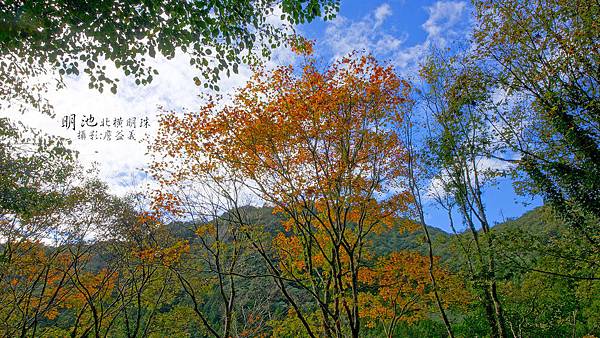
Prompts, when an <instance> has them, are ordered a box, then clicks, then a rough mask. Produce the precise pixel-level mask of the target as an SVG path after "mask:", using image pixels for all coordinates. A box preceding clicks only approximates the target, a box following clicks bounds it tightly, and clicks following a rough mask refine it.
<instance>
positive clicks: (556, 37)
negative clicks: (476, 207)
mask: <svg viewBox="0 0 600 338" xmlns="http://www.w3.org/2000/svg"><path fill="white" fill-rule="evenodd" d="M475 4H476V8H477V26H476V32H475V38H476V40H475V41H476V43H477V52H476V53H477V57H478V58H479V59H480V60H483V62H484V63H487V64H488V65H489V66H488V69H489V70H490V71H489V75H490V76H491V77H492V78H493V80H494V85H495V86H497V87H498V88H500V89H501V90H503V92H505V93H506V97H507V100H506V101H507V102H509V104H508V107H504V108H503V109H498V110H497V111H496V114H495V116H494V118H493V119H490V121H492V122H495V125H496V127H497V128H498V129H499V130H502V132H503V135H504V140H505V142H506V146H507V148H508V149H510V150H512V151H513V152H515V153H517V154H518V156H519V159H518V166H519V169H520V170H521V171H522V172H523V173H525V174H526V179H525V180H524V181H525V182H524V183H525V186H526V187H527V188H528V190H529V191H530V192H533V193H536V194H541V195H542V196H543V197H544V199H545V202H546V203H547V204H549V205H551V206H552V207H553V209H554V210H555V211H556V212H557V214H558V215H559V216H560V217H561V218H562V219H563V220H564V221H565V222H567V223H568V224H570V225H571V226H572V227H573V229H574V230H575V231H577V232H579V233H580V235H582V236H584V237H585V238H586V239H587V241H588V242H589V243H590V244H591V245H593V246H595V248H596V250H597V249H598V245H599V240H598V235H597V234H598V233H600V231H599V230H600V229H599V228H598V224H600V195H599V194H600V99H599V95H600V94H599V93H600V73H599V69H600V67H599V66H598V61H599V55H600V54H599V53H600V51H599V49H598V44H597V41H598V38H599V37H600V36H599V34H600V33H599V32H600V30H599V29H598V20H599V18H600V5H599V4H598V2H595V1H562V0H547V1H536V2H521V1H513V0H501V1H488V0H484V1H476V2H475Z"/></svg>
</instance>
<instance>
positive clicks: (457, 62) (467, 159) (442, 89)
mask: <svg viewBox="0 0 600 338" xmlns="http://www.w3.org/2000/svg"><path fill="white" fill-rule="evenodd" d="M421 76H422V77H423V79H424V80H425V82H426V84H427V86H426V91H425V93H424V95H423V98H424V103H425V110H426V112H428V113H429V114H430V116H431V119H430V121H429V122H430V124H429V130H428V133H429V135H428V138H427V152H428V157H429V159H428V161H429V166H430V168H431V169H432V170H433V171H434V172H435V175H436V176H435V178H434V180H433V182H432V185H433V187H434V189H438V190H440V191H439V192H438V193H439V194H442V195H443V194H447V195H450V196H451V198H452V200H453V204H455V205H456V206H457V207H458V210H459V212H460V214H461V216H462V218H463V221H464V223H465V224H466V226H467V229H468V230H469V232H470V234H471V235H472V240H473V244H474V247H475V249H474V250H473V251H474V253H473V256H474V258H473V261H471V260H470V256H471V253H467V256H468V257H469V267H470V268H471V271H470V274H471V278H472V279H473V282H474V283H475V284H476V286H477V288H478V289H479V290H480V292H481V293H480V296H481V300H482V303H483V305H484V307H485V310H486V316H487V319H488V324H489V326H490V328H491V330H492V336H493V337H507V335H508V333H507V331H506V326H505V320H504V315H503V310H502V304H501V301H500V297H499V295H498V290H497V286H498V283H497V277H496V276H497V271H496V270H497V268H496V260H497V258H496V249H495V243H494V237H493V234H492V232H491V224H490V222H489V220H488V217H487V213H486V209H485V205H484V202H483V197H482V195H483V189H484V188H485V187H486V185H488V184H491V183H492V182H493V180H494V179H495V178H496V177H497V176H498V175H500V174H502V171H501V170H498V169H497V168H494V167H490V166H486V165H485V160H486V159H490V158H493V156H495V155H496V154H497V152H498V151H497V149H496V148H495V142H494V135H493V133H492V130H491V129H490V128H489V127H488V126H487V124H486V122H487V121H486V119H485V115H484V114H482V113H481V112H482V111H483V110H485V109H486V108H487V103H488V101H489V92H488V84H487V82H486V76H485V74H483V73H482V71H481V69H480V68H479V67H477V66H476V65H474V64H473V63H471V62H470V60H469V58H468V57H467V58H464V56H463V55H460V54H459V55H456V56H452V57H450V58H446V57H445V55H444V54H442V53H433V54H432V55H431V56H430V57H429V59H428V60H427V62H426V63H425V65H424V66H423V68H422V70H421ZM439 200H440V201H441V200H442V199H439ZM446 207H447V206H446ZM448 211H449V217H450V222H451V223H452V222H453V221H452V210H451V208H448ZM452 226H453V225H452ZM479 228H480V229H479ZM463 248H466V246H463Z"/></svg>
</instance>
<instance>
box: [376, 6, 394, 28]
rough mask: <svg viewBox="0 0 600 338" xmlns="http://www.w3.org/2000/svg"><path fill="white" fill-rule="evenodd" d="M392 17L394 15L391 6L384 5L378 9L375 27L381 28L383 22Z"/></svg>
mask: <svg viewBox="0 0 600 338" xmlns="http://www.w3.org/2000/svg"><path fill="white" fill-rule="evenodd" d="M390 15H392V7H390V5H389V4H387V3H384V4H383V5H381V6H379V7H377V9H375V13H374V17H375V27H379V26H381V24H382V23H383V21H384V20H385V19H386V18H387V17H388V16H390Z"/></svg>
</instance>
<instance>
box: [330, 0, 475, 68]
mask: <svg viewBox="0 0 600 338" xmlns="http://www.w3.org/2000/svg"><path fill="white" fill-rule="evenodd" d="M423 10H425V11H427V13H428V14H429V16H428V19H427V20H426V21H425V22H424V23H423V24H422V25H421V27H420V28H421V29H423V30H424V31H425V32H426V33H427V34H426V36H425V39H424V40H423V41H422V42H420V43H417V44H414V45H412V46H406V45H404V44H405V42H406V40H407V38H408V33H406V32H402V33H390V32H388V31H387V30H386V29H385V28H384V27H383V26H382V24H383V22H384V21H385V19H387V18H388V17H389V16H390V15H392V8H391V7H390V5H389V4H387V3H385V4H383V5H381V6H379V7H377V8H376V9H375V10H373V11H372V12H371V13H369V14H367V15H365V16H364V17H362V18H361V19H359V20H354V21H353V20H350V19H348V18H346V17H343V16H338V17H337V18H336V19H335V20H334V21H333V22H332V23H330V24H329V26H328V27H327V29H326V31H325V43H326V44H327V46H328V47H329V49H330V50H331V52H332V54H333V57H334V58H337V57H340V56H342V55H345V54H347V53H349V52H351V51H353V50H366V51H367V52H371V53H373V54H375V55H377V56H379V57H382V58H388V59H391V60H393V62H394V63H395V64H396V65H397V66H398V68H399V69H400V70H402V71H403V72H413V71H414V70H415V67H416V66H418V63H419V62H420V61H421V60H422V59H423V57H424V56H425V55H426V53H427V51H428V50H429V49H430V48H431V47H433V46H437V47H442V48H443V47H446V46H447V45H448V43H449V42H450V41H452V40H458V39H460V38H461V37H463V36H466V35H467V34H468V32H469V28H470V26H469V25H470V21H469V20H470V19H469V18H468V17H467V11H468V5H467V3H466V2H465V1H438V2H435V3H434V4H432V5H431V6H428V7H424V8H423Z"/></svg>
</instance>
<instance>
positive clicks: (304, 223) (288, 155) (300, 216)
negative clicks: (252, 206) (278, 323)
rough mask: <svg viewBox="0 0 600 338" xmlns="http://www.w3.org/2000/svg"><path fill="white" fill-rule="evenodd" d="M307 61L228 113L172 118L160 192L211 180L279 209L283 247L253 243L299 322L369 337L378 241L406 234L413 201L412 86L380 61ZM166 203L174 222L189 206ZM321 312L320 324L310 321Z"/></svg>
mask: <svg viewBox="0 0 600 338" xmlns="http://www.w3.org/2000/svg"><path fill="white" fill-rule="evenodd" d="M296 51H297V52H298V53H299V54H304V62H303V65H302V67H301V68H300V69H298V68H296V67H293V66H287V67H279V68H276V69H274V70H272V71H267V70H265V69H259V70H257V71H256V72H255V74H254V76H253V77H252V79H251V80H250V81H249V82H248V83H247V85H246V86H245V87H243V88H242V89H240V90H239V91H237V93H236V94H235V96H234V97H233V98H232V102H231V103H229V104H226V105H220V104H219V102H217V99H216V98H213V99H210V100H208V102H207V103H206V104H205V105H204V106H203V107H202V108H201V109H200V110H198V111H196V112H190V113H185V114H183V115H178V114H175V113H171V114H166V115H165V116H164V117H163V118H162V120H161V124H160V130H159V135H158V137H157V140H156V142H155V144H154V146H153V147H152V150H153V152H154V155H155V161H154V163H153V165H152V167H151V171H152V173H153V175H154V177H155V178H156V179H157V180H158V181H159V182H160V183H161V188H160V191H168V189H169V187H172V186H175V185H178V184H184V183H189V182H193V181H194V180H196V179H198V180H203V179H205V178H206V177H211V178H212V179H213V180H214V181H215V182H217V184H218V182H225V181H227V182H232V181H235V182H237V184H238V185H239V186H240V187H243V189H245V190H246V191H247V192H248V194H252V195H255V196H257V197H259V198H260V199H262V200H263V201H265V202H267V203H268V204H271V205H273V206H274V207H275V212H276V213H279V214H281V216H282V217H283V218H284V219H285V220H286V221H285V222H284V223H283V229H281V230H280V232H279V234H278V235H277V236H276V238H275V239H274V240H273V242H272V243H265V242H264V241H261V240H260V239H259V237H258V236H254V233H253V232H251V231H247V232H245V235H246V237H247V239H248V240H249V241H251V243H252V245H253V247H254V248H255V249H256V250H257V252H259V254H260V256H261V257H262V258H263V261H264V262H265V264H266V265H267V267H268V271H269V274H268V275H269V276H270V277H271V278H272V279H273V281H274V283H275V284H276V285H277V287H278V288H279V290H280V291H281V293H282V294H283V295H284V297H285V299H286V300H287V302H288V303H289V305H290V306H291V308H292V309H293V310H292V311H291V312H292V313H293V314H295V315H296V316H297V317H298V319H299V320H300V322H301V323H302V325H303V327H304V330H305V331H306V333H307V334H308V335H309V336H312V337H315V336H336V337H341V336H348V335H351V336H353V337H358V336H359V332H360V329H361V318H360V317H361V314H360V313H361V312H360V301H359V289H360V286H359V276H360V271H361V270H363V268H364V266H365V264H366V263H367V262H368V261H369V260H371V257H370V256H371V255H370V253H369V250H368V246H369V240H368V236H369V235H370V234H373V233H378V232H379V231H382V230H384V229H386V228H391V227H394V226H397V224H399V223H398V222H397V219H398V217H399V216H400V215H401V214H402V213H403V212H406V211H407V210H408V206H409V205H410V204H411V203H412V201H411V198H410V197H409V194H408V193H407V191H406V188H405V186H404V183H403V179H404V177H405V174H406V172H405V166H404V165H403V164H404V163H405V162H406V153H405V149H404V148H403V146H402V144H401V141H400V136H399V135H398V130H399V129H398V126H399V124H400V123H401V122H402V119H403V114H404V112H405V109H406V107H407V105H408V103H409V100H408V98H407V94H408V91H409V85H408V83H407V82H406V81H404V80H402V79H401V78H399V77H398V76H397V75H396V74H395V73H394V71H393V69H392V67H391V66H385V65H381V64H379V63H378V62H377V61H376V60H375V58H374V57H372V56H369V55H360V54H358V53H354V54H351V55H349V56H347V57H344V58H342V59H340V60H339V61H336V62H334V63H333V64H332V65H331V66H330V67H329V68H328V69H326V70H324V71H320V70H319V67H318V65H317V63H316V61H315V60H314V59H312V58H311V57H310V51H311V45H310V44H302V45H300V46H299V47H298V48H296ZM169 197H172V198H169ZM225 197H227V196H225ZM159 202H160V203H159V204H162V205H167V206H168V207H169V208H168V209H169V212H172V213H176V212H178V211H181V208H178V206H181V205H182V204H184V201H183V200H182V199H181V198H178V197H177V196H174V195H169V194H166V193H163V194H160V201H159ZM291 289H299V290H301V293H300V294H301V296H298V292H292V291H291ZM300 297H309V298H310V299H312V300H313V303H312V304H313V305H314V306H312V307H309V308H307V307H305V306H304V305H303V304H301V301H300V299H299V298H300ZM315 312H316V313H318V317H319V322H320V323H319V324H318V326H315V325H313V324H314V323H309V319H307V318H308V316H309V314H311V313H315Z"/></svg>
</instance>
